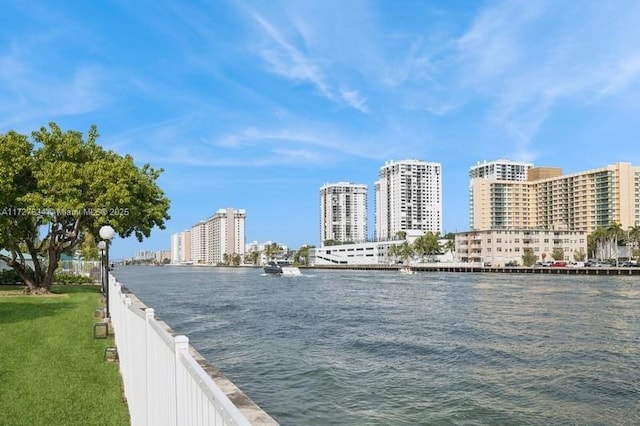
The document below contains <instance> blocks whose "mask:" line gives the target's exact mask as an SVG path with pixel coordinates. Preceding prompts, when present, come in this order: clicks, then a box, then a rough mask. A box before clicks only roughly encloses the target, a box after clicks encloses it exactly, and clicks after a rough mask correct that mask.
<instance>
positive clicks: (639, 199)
mask: <svg viewBox="0 0 640 426" xmlns="http://www.w3.org/2000/svg"><path fill="white" fill-rule="evenodd" d="M469 186H470V197H469V199H470V208H469V211H470V227H471V229H472V230H489V229H519V228H521V229H547V230H569V231H583V232H586V233H587V234H589V233H591V232H593V231H594V230H595V229H597V228H598V227H601V226H608V225H610V224H611V223H619V224H621V225H622V227H623V228H627V227H629V226H632V225H635V224H638V223H640V167H637V166H632V165H631V164H630V163H616V164H612V165H608V166H606V167H602V168H599V169H593V170H588V171H585V172H578V173H573V174H569V175H563V174H562V169H560V168H552V167H541V168H530V169H528V180H527V181H515V180H502V179H496V178H480V177H474V178H471V181H470V185H469Z"/></svg>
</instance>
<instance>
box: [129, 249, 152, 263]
mask: <svg viewBox="0 0 640 426" xmlns="http://www.w3.org/2000/svg"><path fill="white" fill-rule="evenodd" d="M155 258H156V252H155V251H153V250H138V251H136V252H135V253H134V254H133V259H134V260H140V261H148V260H154V259H155Z"/></svg>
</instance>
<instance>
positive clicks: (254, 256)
mask: <svg viewBox="0 0 640 426" xmlns="http://www.w3.org/2000/svg"><path fill="white" fill-rule="evenodd" d="M259 258H260V252H259V251H258V250H255V249H251V251H249V253H247V255H245V261H246V262H248V263H251V264H252V265H257V264H258V259H259Z"/></svg>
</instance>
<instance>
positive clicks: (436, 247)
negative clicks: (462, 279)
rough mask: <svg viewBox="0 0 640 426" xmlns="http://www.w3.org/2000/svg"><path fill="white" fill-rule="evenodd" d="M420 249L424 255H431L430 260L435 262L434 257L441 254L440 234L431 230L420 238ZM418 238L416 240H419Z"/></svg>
mask: <svg viewBox="0 0 640 426" xmlns="http://www.w3.org/2000/svg"><path fill="white" fill-rule="evenodd" d="M419 240H420V243H419V246H420V251H421V253H423V254H424V255H427V256H429V258H430V259H429V260H430V261H432V262H433V257H434V256H435V255H437V254H440V250H441V247H440V242H439V241H438V235H437V234H434V233H433V232H431V231H429V232H427V233H426V234H425V235H424V236H422V237H420V238H419ZM417 241H418V240H416V242H417Z"/></svg>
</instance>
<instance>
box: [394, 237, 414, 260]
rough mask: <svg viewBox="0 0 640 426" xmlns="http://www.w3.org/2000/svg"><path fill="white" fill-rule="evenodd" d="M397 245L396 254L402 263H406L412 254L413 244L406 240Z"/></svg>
mask: <svg viewBox="0 0 640 426" xmlns="http://www.w3.org/2000/svg"><path fill="white" fill-rule="evenodd" d="M397 247H398V255H399V256H400V257H401V258H402V261H403V263H404V264H407V263H408V262H407V261H408V260H409V258H410V257H411V256H413V254H414V251H413V246H412V245H411V244H409V242H408V241H406V240H405V241H403V242H402V244H400V245H399V246H397Z"/></svg>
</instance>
